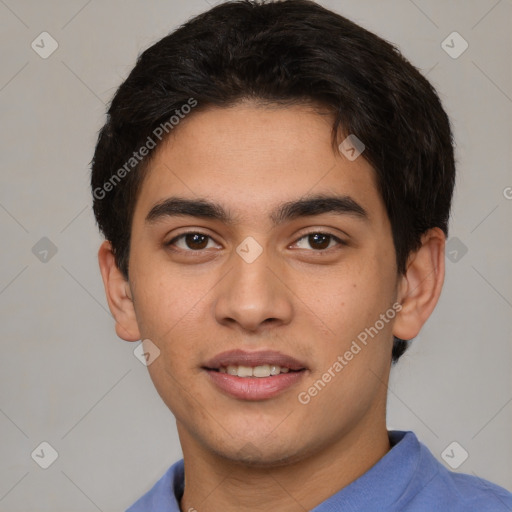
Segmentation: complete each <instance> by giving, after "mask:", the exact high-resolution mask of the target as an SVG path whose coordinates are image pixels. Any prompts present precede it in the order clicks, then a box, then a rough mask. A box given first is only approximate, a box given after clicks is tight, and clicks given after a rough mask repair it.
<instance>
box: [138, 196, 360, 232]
mask: <svg viewBox="0 0 512 512" xmlns="http://www.w3.org/2000/svg"><path fill="white" fill-rule="evenodd" d="M325 213H334V214H338V215H349V216H352V217H355V218H358V219H361V220H364V221H368V220H369V217H368V212H367V211H366V210H365V209H364V208H363V207H362V206H361V205H360V204H359V203H357V202H356V201H355V200H354V199H352V198H351V197H350V196H339V195H330V194H317V195H313V196H306V197H304V198H301V199H298V200H295V201H287V202H284V203H281V204H280V205H278V206H277V207H276V208H275V209H274V210H273V211H272V212H271V213H270V216H269V217H270V220H271V221H272V223H273V224H274V226H277V225H280V224H283V223H284V222H287V221H291V220H294V219H297V218H301V217H310V216H315V215H322V214H325ZM176 216H190V217H199V218H202V219H211V220H218V221H221V222H223V223H224V224H231V225H232V224H235V223H236V222H237V220H236V218H235V217H234V216H233V215H232V214H230V212H229V211H228V210H226V209H225V208H224V207H223V206H222V205H221V204H219V203H216V202H213V201H210V200H208V199H203V198H199V199H188V198H185V197H177V196H174V197H169V198H166V199H164V200H162V201H160V202H158V203H157V204H155V205H154V206H153V207H152V208H151V210H150V211H149V213H148V214H147V215H146V223H148V224H153V223H156V222H158V221H159V220H162V219H164V218H167V217H176Z"/></svg>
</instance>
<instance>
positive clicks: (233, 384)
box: [206, 370, 306, 400]
mask: <svg viewBox="0 0 512 512" xmlns="http://www.w3.org/2000/svg"><path fill="white" fill-rule="evenodd" d="M206 372H207V373H208V375H209V376H210V379H211V380H212V382H213V383H214V384H215V385H216V386H217V387H218V388H219V389H220V390H221V391H223V392H224V393H226V394H227V395H229V396H232V397H235V398H238V399H240V400H266V399H268V398H272V397H274V396H276V395H278V394H279V393H282V392H283V391H284V390H286V389H288V388H290V387H292V386H293V385H294V384H297V382H299V381H300V380H301V379H302V378H303V376H304V373H305V372H306V370H301V371H299V372H288V373H280V374H279V375H273V376H271V377H237V376H236V375H229V374H228V373H220V372H216V371H214V370H206Z"/></svg>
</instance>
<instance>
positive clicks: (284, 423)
mask: <svg viewBox="0 0 512 512" xmlns="http://www.w3.org/2000/svg"><path fill="white" fill-rule="evenodd" d="M331 123H332V119H331V118H330V117H328V116H323V115H320V114H318V113H317V112H315V111H314V110H312V109H311V108H309V107H307V106H294V107H290V106H288V107H286V108H284V107H269V106H262V105H258V104H255V103H241V104H238V105H236V106H234V107H230V108H212V109H209V110H206V111H201V112H196V113H194V114H193V115H190V116H189V117H188V118H186V119H185V120H184V121H182V122H181V123H180V125H179V127H178V128H177V129H176V130H175V131H174V132H173V135H172V137H171V138H169V139H168V141H167V142H166V144H164V145H162V146H160V147H159V148H157V150H156V153H155V154H154V155H153V159H152V161H151V165H150V169H149V172H148V175H147V177H146V179H145V181H144V183H143V185H142V188H141V191H140V195H139V197H138V200H137V204H136V207H135V212H134V218H133V225H132V238H131V246H130V260H129V272H130V276H129V280H125V279H124V277H123V275H122V274H121V272H120V271H119V269H118V268H117V267H116V265H115V262H114V258H113V254H112V250H111V246H110V244H109V242H105V243H103V245H102V246H101V248H100V250H99V264H100V268H101V272H102V276H103V280H104V284H105V290H106V294H107V298H108V303H109V306H110V309H111V311H112V314H113V316H114V318H115V320H116V332H117V334H118V335H119V336H120V337H121V338H123V339H125V340H127V341H136V340H139V339H150V340H151V341H152V342H153V343H154V344H155V345H157V346H158V348H159V350H160V355H159V357H158V358H157V359H156V360H155V361H154V362H153V363H152V364H150V365H149V366H148V370H149V373H150V376H151V378H152V380H153V382H154V385H155V387H156V389H157V390H158V393H159V394H160V396H161V397H162V399H163V400H164V402H165V403H166V404H167V406H168V407H169V409H170V410H171V411H172V412H173V414H174V415H175V417H176V422H177V428H178V433H179V437H180V442H181V445H182V449H183V454H184V460H185V474H186V487H185V493H184V496H183V499H182V501H181V510H182V511H188V510H190V509H191V508H192V509H196V510H198V511H200V512H203V511H204V512H210V511H218V510H223V511H227V512H229V511H234V510H237V512H240V511H246V510H247V511H248V510H251V511H254V510H262V511H263V510H269V509H274V510H280V511H284V512H288V511H290V512H291V511H303V510H310V509H312V508H313V507H315V506H316V505H318V504H319V503H321V502H322V501H324V500H325V499H327V498H328V497H329V496H331V495H332V494H334V493H335V492H337V491H338V490H340V489H342V488H343V487H345V486H347V485H348V484H350V483H351V482H353V481H354V480H355V479H356V478H358V477H359V476H361V475H362V474H363V473H365V472H366V471H367V470H368V469H369V468H371V467H372V466H373V465H374V464H375V463H376V462H377V461H378V460H379V459H380V458H382V457H383V456H384V455H385V454H386V453H387V452H388V451H389V449H390V445H389V440H388V436H387V430H386V421H385V420H386V396H387V393H386V392H387V383H388V377H389V372H390V362H391V349H392V340H393V335H396V336H398V337H400V338H402V339H411V338H413V337H414V336H416V335H417V334H418V332H419V331H420V329H421V327H422V325H423V324H424V322H425V321H426V320H427V318H428V317H429V315H430V314H431V312H432V310H433V309H434V307H435V305H436V303H437V300H438V298H439V295H440V293H441V288H442V283H443V279H444V243H445V236H444V234H443V233H442V231H441V230H440V229H438V228H434V229H432V230H430V231H428V232H427V233H425V235H424V236H423V240H422V246H421V248H420V249H419V250H418V251H417V252H415V253H413V254H411V255H410V257H409V260H408V265H407V272H406V274H405V275H403V276H400V275H398V274H397V268H396V262H395V251H394V246H393V240H392V232H391V226H390V222H389V219H388V217H387V214H386V210H385V207H384V204H383V202H382V199H381V198H380V196H379V193H378V191H377V188H376V184H375V174H374V170H373V169H372V167H371V166H370V165H369V164H368V162H367V161H366V160H365V159H364V158H363V157H359V158H357V159H356V160H354V161H350V160H348V159H347V158H346V157H345V156H343V154H341V153H340V152H335V151H334V150H333V147H332V144H331V128H332V124H331ZM341 140H342V139H341V138H340V141H341ZM313 193H328V194H331V193H337V194H339V195H348V196H350V197H351V198H353V199H354V200H355V201H356V202H357V203H359V204H360V205H361V206H362V207H363V208H364V209H365V210H366V211H367V213H368V218H367V220H363V219H360V218H358V217H357V216H354V215H337V214H335V213H324V214H321V215H318V216H310V217H303V218H297V219H294V220H291V221H288V222H285V223H284V224H282V225H278V226H274V225H273V224H272V222H271V220H270V218H269V213H270V211H271V210H273V208H275V207H276V206H277V205H278V204H280V203H282V202H283V201H292V200H297V199H300V198H302V197H304V196H305V195H307V194H313ZM177 195H179V196H183V197H186V198H191V199H197V198H199V197H201V198H207V199H210V200H214V201H217V202H219V203H221V204H222V205H223V206H224V207H225V208H226V209H227V210H228V211H229V212H231V213H232V214H233V215H234V217H235V218H236V220H237V222H236V223H235V224H232V225H228V224H224V223H222V222H220V221H218V220H208V219H206V220H205V219H202V218H198V217H189V216H186V217H185V216H182V217H167V218H164V219H160V220H158V221H157V222H155V223H147V222H145V217H146V215H147V213H148V212H149V211H150V210H151V208H152V207H153V206H154V205H155V204H156V203H158V202H159V201H161V200H163V199H165V198H167V197H170V196H177ZM187 231H192V232H194V231H198V232H200V233H204V234H207V235H209V236H210V237H211V239H206V240H207V241H208V240H209V241H208V242H205V243H204V244H203V246H204V247H205V248H202V249H200V250H197V249H195V250H194V248H195V247H196V246H194V245H193V244H192V245H190V244H189V245H188V246H187V244H186V243H185V239H184V238H181V241H177V242H175V246H174V250H172V249H171V248H170V247H168V246H166V245H165V243H166V242H169V241H171V240H172V239H173V238H175V237H176V236H178V235H180V234H182V233H183V232H187ZM313 233H328V234H332V235H334V236H337V237H339V238H340V239H342V240H343V241H344V242H345V245H341V244H338V243H337V242H336V241H334V240H332V239H328V240H327V242H326V244H325V246H327V245H329V248H328V249H323V250H319V249H318V248H317V246H316V245H314V241H313V244H310V243H309V242H308V240H309V239H308V237H307V236H306V237H305V235H307V234H313ZM248 236H251V237H253V238H254V239H255V240H256V241H257V242H258V243H259V244H260V246H261V247H262V250H263V252H262V253H261V255H260V256H259V257H258V258H257V259H256V260H255V261H254V262H252V263H247V262H246V261H244V259H242V258H241V257H240V256H239V255H238V253H237V252H236V248H237V247H238V246H239V245H240V244H241V242H242V241H243V240H244V239H245V238H246V237H248ZM206 243H207V245H206ZM176 244H177V245H176ZM325 246H324V247H325ZM187 251H188V252H187ZM394 303H399V304H401V307H402V309H401V311H400V312H399V313H398V314H397V315H396V316H395V318H394V319H393V320H391V321H389V322H388V323H386V324H385V326H384V328H383V329H381V330H380V331H379V333H378V335H377V336H375V337H374V338H373V339H370V340H369V342H368V344H367V346H365V347H364V348H363V349H362V350H361V351H360V352H359V353H358V354H357V355H355V356H354V358H353V359H352V360H351V361H349V362H348V364H347V365H346V366H345V367H344V368H343V370H342V371H341V372H340V373H338V374H336V377H334V378H332V380H331V381H330V382H329V383H328V384H327V385H326V386H325V387H324V388H323V389H322V390H321V391H320V392H319V393H318V394H317V395H316V396H315V397H313V398H312V399H311V401H310V402H309V403H308V404H307V405H304V404H302V403H300V402H299V400H298V398H297V397H298V394H299V393H300V392H302V391H305V390H307V389H308V388H309V387H310V386H312V385H313V383H314V382H315V381H317V380H318V379H319V378H321V376H322V375H323V374H324V373H325V372H326V371H327V370H328V369H329V368H330V367H332V365H333V363H334V362H335V361H336V360H337V357H338V356H339V355H343V354H344V353H345V352H346V351H347V350H348V349H349V348H350V345H351V343H352V341H353V340H355V339H356V338H357V335H358V334H359V333H361V332H362V331H364V329H365V328H367V327H370V326H373V325H374V324H375V322H376V321H377V320H378V319H379V317H380V315H381V314H383V313H385V312H386V311H387V310H389V309H390V308H391V307H392V305H393V304H394ZM234 348H242V349H246V350H249V351H257V350H264V349H271V350H278V351H280V352H282V353H284V354H289V355H291V356H293V357H296V358H297V359H299V360H301V361H303V362H305V364H306V365H307V371H306V372H305V373H304V375H303V377H302V379H301V381H300V382H299V383H298V385H295V386H292V387H291V388H289V389H287V390H286V391H284V392H282V393H280V394H279V395H277V396H275V397H273V398H271V399H267V400H261V401H244V400H239V399H235V398H233V397H229V396H227V395H225V394H223V393H221V392H220V391H219V390H218V389H217V388H216V387H215V386H214V385H213V384H212V383H211V382H210V380H209V376H208V375H207V374H206V372H205V371H204V370H203V369H202V366H203V365H204V363H205V362H206V361H207V360H208V359H210V358H211V357H213V356H214V355H216V354H218V353H220V352H224V351H226V350H230V349H234Z"/></svg>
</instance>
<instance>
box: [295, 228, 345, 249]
mask: <svg viewBox="0 0 512 512" xmlns="http://www.w3.org/2000/svg"><path fill="white" fill-rule="evenodd" d="M301 241H305V242H306V243H307V244H309V246H310V247H312V248H313V249H315V250H316V251H325V250H327V249H331V248H332V247H333V246H335V245H346V243H345V242H344V241H343V240H341V239H340V238H338V237H337V236H334V235H332V234H330V233H321V232H313V233H308V234H306V235H304V236H302V237H301V238H299V239H298V240H297V242H295V245H298V244H300V242H301ZM331 242H336V243H335V244H331ZM299 249H307V247H299Z"/></svg>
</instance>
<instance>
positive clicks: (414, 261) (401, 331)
mask: <svg viewBox="0 0 512 512" xmlns="http://www.w3.org/2000/svg"><path fill="white" fill-rule="evenodd" d="M445 242H446V237H445V234H444V232H443V231H442V230H441V229H440V228H432V229H430V230H429V231H427V232H426V233H424V234H423V236H422V238H421V247H420V248H419V249H418V250H417V251H415V252H414V253H412V254H411V255H410V256H409V259H408V261H407V270H406V273H405V275H403V276H401V277H400V280H399V288H398V301H399V302H400V304H401V305H402V309H401V310H400V312H399V313H398V314H397V316H396V320H395V323H394V325H393V334H394V335H395V336H396V337H398V338H400V339H402V340H411V339H412V338H414V337H415V336H417V335H418V333H419V332H420V329H421V328H422V327H423V324H424V323H425V322H426V321H427V319H428V317H429V316H430V314H431V313H432V311H433V310H434V308H435V306H436V304H437V301H438V299H439V296H440V295H441V289H442V288H443V282H444V270H445V267H444V262H445V258H444V249H445Z"/></svg>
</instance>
